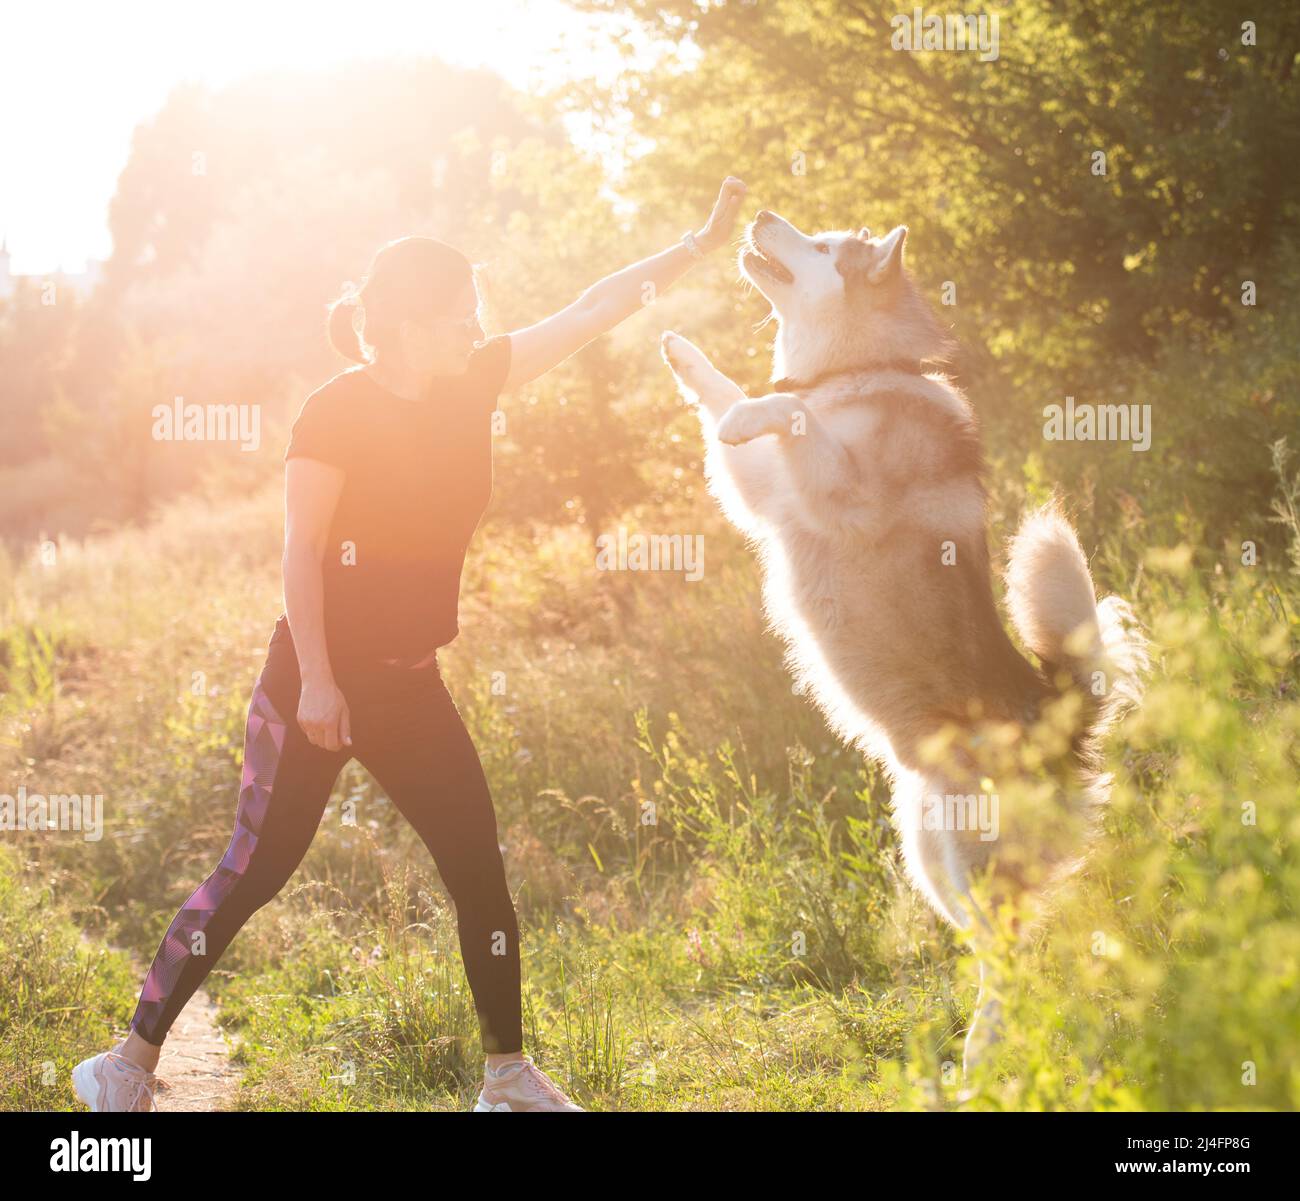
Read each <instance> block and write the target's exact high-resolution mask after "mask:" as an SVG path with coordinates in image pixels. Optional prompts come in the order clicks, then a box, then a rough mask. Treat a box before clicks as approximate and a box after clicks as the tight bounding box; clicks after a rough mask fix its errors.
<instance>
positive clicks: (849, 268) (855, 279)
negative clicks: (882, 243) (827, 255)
mask: <svg viewBox="0 0 1300 1201" xmlns="http://www.w3.org/2000/svg"><path fill="white" fill-rule="evenodd" d="M875 261H876V248H875V247H874V246H872V245H871V243H870V242H867V241H865V240H864V239H862V238H859V237H853V238H845V239H844V241H843V242H841V243H840V248H839V250H838V251H837V252H836V254H835V270H836V271H838V272H839V273H840V274H841V275H842V276H843V277H844V288H845V290H846V291H847V290H848V289H850V288H854V287H865V286H866V285H867V284H868V283H869V282H870V275H871V266H872V264H873V263H874V262H875Z"/></svg>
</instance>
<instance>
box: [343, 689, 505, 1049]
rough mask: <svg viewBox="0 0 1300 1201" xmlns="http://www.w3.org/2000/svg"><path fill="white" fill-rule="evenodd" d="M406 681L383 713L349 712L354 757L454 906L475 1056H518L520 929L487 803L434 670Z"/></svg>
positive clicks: (463, 733) (473, 756) (469, 746)
mask: <svg viewBox="0 0 1300 1201" xmlns="http://www.w3.org/2000/svg"><path fill="white" fill-rule="evenodd" d="M398 670H400V669H398ZM408 678H409V679H411V681H412V685H413V686H402V687H400V688H399V689H397V690H396V691H395V692H394V693H393V694H392V695H390V696H389V697H387V698H386V699H385V702H384V704H383V705H380V706H376V707H374V708H369V707H367V708H364V709H361V707H358V709H359V710H360V712H354V722H353V730H352V734H353V743H354V751H355V753H356V756H357V758H358V759H359V760H360V761H361V762H362V764H363V765H364V766H365V767H366V768H367V769H368V770H369V771H370V773H371V774H372V775H373V776H374V777H375V779H376V780H377V781H378V782H379V785H380V787H381V788H383V789H384V791H385V792H387V793H388V795H389V797H390V798H391V799H392V802H393V804H394V805H396V806H397V808H398V810H399V811H400V812H401V813H402V815H403V816H404V817H405V818H406V819H407V821H409V822H410V823H411V825H412V826H414V827H415V831H416V833H417V834H419V836H420V839H421V840H422V841H423V842H424V845H425V846H426V847H428V848H429V852H430V854H432V855H433V858H434V862H435V863H436V864H437V866H438V873H439V874H440V875H441V876H442V881H443V883H444V884H445V885H446V887H447V891H448V892H449V893H450V894H451V899H452V901H453V902H454V903H455V906H456V923H457V927H458V930H459V933H460V952H461V957H462V959H463V960H464V961H465V975H466V976H467V977H468V978H469V986H470V991H471V992H473V994H474V1004H475V1007H476V1009H477V1010H478V1017H479V1026H480V1029H481V1031H482V1036H483V1049H484V1050H485V1051H487V1052H489V1053H490V1054H498V1055H503V1054H512V1053H517V1052H519V1051H520V1050H522V1048H523V1031H522V1027H521V1019H520V997H519V925H518V923H517V921H516V920H515V907H514V902H513V901H512V900H511V897H510V890H509V888H508V887H507V885H506V873H505V865H504V864H503V863H502V861H501V849H500V846H499V845H498V842H497V821H496V814H495V812H494V811H493V808H492V795H491V793H490V792H489V791H488V785H487V780H486V778H485V777H484V775H483V767H482V765H481V764H480V763H479V758H478V752H477V751H476V750H475V749H474V743H473V742H472V741H471V740H470V736H469V732H468V731H467V730H466V729H465V725H464V723H463V722H462V721H461V718H460V714H459V713H458V712H457V711H456V706H455V704H454V703H453V701H452V699H451V695H450V694H449V693H448V692H447V689H446V687H445V685H444V684H443V682H442V680H441V678H440V677H439V676H438V673H437V669H436V668H427V669H421V670H420V671H418V673H416V672H413V673H412V676H411V677H408Z"/></svg>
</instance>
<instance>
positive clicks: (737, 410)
mask: <svg viewBox="0 0 1300 1201" xmlns="http://www.w3.org/2000/svg"><path fill="white" fill-rule="evenodd" d="M778 432H779V427H777V426H773V424H772V414H771V413H770V412H769V411H768V409H767V408H766V406H764V405H762V404H758V403H755V402H754V401H741V402H740V403H739V404H734V405H732V406H731V408H729V409H728V410H727V411H726V412H725V413H723V414H722V417H721V418H720V419H719V421H718V441H719V442H725V443H726V444H727V445H728V446H741V445H743V444H744V443H746V442H752V441H753V440H754V439H755V438H761V437H762V436H763V435H764V434H774V433H778Z"/></svg>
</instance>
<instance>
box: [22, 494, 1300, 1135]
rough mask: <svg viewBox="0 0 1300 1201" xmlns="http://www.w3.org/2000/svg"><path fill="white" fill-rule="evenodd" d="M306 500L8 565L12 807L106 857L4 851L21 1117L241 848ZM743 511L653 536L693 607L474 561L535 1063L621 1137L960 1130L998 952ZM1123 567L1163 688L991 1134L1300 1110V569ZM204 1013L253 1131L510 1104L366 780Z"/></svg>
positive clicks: (442, 933)
mask: <svg viewBox="0 0 1300 1201" xmlns="http://www.w3.org/2000/svg"><path fill="white" fill-rule="evenodd" d="M279 503H280V502H279V495H278V491H276V490H274V489H271V490H267V491H265V492H262V493H257V494H254V495H252V496H250V497H245V498H243V499H240V500H238V501H229V500H223V501H222V502H221V503H212V501H211V500H204V499H202V498H199V497H195V498H191V499H189V500H185V501H182V502H180V503H178V504H177V505H175V506H174V507H172V508H170V509H169V510H168V511H167V512H166V513H165V514H163V516H162V517H161V518H160V519H159V520H158V521H157V522H156V523H155V524H153V525H151V526H149V527H148V528H146V529H143V530H134V531H132V530H123V531H119V532H117V533H114V534H111V535H106V536H103V537H101V538H99V539H96V540H92V541H88V542H86V543H80V544H77V543H68V544H64V545H61V546H60V547H59V548H58V550H57V554H56V555H55V556H54V559H53V562H44V563H42V562H41V561H39V560H32V561H22V562H18V561H14V560H8V561H5V562H3V563H0V589H2V591H0V595H3V596H4V597H6V598H7V600H6V609H5V612H4V625H3V643H2V644H0V655H2V656H3V658H2V660H0V662H2V663H3V673H4V698H3V702H2V706H3V708H2V710H0V714H2V717H3V733H2V739H3V741H2V743H0V755H2V756H3V768H4V770H3V778H4V779H5V780H6V781H7V782H9V783H8V785H7V787H6V789H5V791H7V792H11V793H12V792H15V791H16V789H17V788H18V787H19V786H20V785H21V786H25V787H26V789H27V791H28V792H29V793H35V792H40V793H43V794H51V793H62V792H79V793H92V794H99V793H102V794H103V797H104V805H105V826H104V834H103V837H102V839H100V840H98V841H86V840H85V839H84V838H82V836H81V835H79V834H76V833H71V832H68V833H54V832H49V833H29V834H24V835H17V834H7V835H6V836H5V842H4V844H3V848H2V853H0V1055H2V1056H3V1058H2V1059H0V1108H6V1109H13V1108H64V1107H70V1106H71V1105H72V1104H73V1103H74V1100H73V1097H72V1095H71V1091H70V1088H69V1087H68V1076H67V1069H68V1068H69V1067H70V1065H71V1064H72V1063H73V1062H75V1061H76V1060H77V1059H78V1058H80V1057H81V1056H83V1055H85V1054H88V1053H91V1052H93V1051H95V1050H98V1049H102V1048H103V1047H104V1046H106V1045H107V1040H108V1039H109V1037H110V1035H111V1033H112V1032H113V1031H115V1030H120V1029H122V1028H123V1026H124V1024H125V1022H126V1021H127V1019H128V1018H129V1016H130V1013H131V1010H132V1008H133V1006H134V1002H135V997H136V990H137V988H138V978H137V976H136V975H135V972H134V969H133V968H132V965H131V963H130V962H129V959H128V956H127V952H130V953H132V954H134V955H135V956H136V957H137V958H138V959H141V960H144V961H147V960H148V958H149V957H150V956H151V955H152V953H153V949H154V947H155V946H156V943H157V940H158V939H159V937H160V936H161V934H162V932H163V930H164V929H165V927H166V924H167V922H168V921H169V920H170V918H171V916H172V914H173V912H174V910H175V908H176V906H177V905H178V904H179V902H180V901H181V900H182V899H183V898H184V897H185V896H186V895H187V894H188V892H189V890H190V889H191V888H192V887H193V886H194V884H196V883H197V882H198V881H199V880H200V879H201V878H202V877H203V876H204V875H206V874H207V872H208V871H209V870H210V868H211V866H212V865H213V864H214V863H215V861H216V859H217V858H218V857H219V855H220V853H221V851H222V849H223V848H224V846H225V843H226V841H227V839H228V837H229V833H230V828H231V823H232V820H233V812H234V803H235V796H236V781H237V779H238V766H239V762H240V754H241V736H242V729H243V717H244V707H245V704H246V701H247V696H248V693H249V690H250V687H251V684H252V681H253V679H254V677H255V675H256V672H257V670H258V669H259V667H260V663H261V658H262V656H263V654H264V651H265V644H266V640H267V638H268V637H269V634H270V630H271V625H272V623H273V621H274V618H275V616H276V614H277V612H278V596H279V579H278V571H277V567H278V555H279V533H280V522H279ZM706 503H707V502H702V504H701V507H700V509H699V511H695V512H687V513H682V514H679V515H678V516H679V518H680V520H678V521H676V522H672V521H668V520H666V519H665V517H664V515H662V514H659V515H657V528H678V529H695V530H701V531H703V532H704V533H705V535H706V539H707V547H708V552H709V553H708V566H707V571H706V573H705V576H704V579H703V580H701V581H700V582H698V583H686V582H685V581H684V580H683V579H682V578H681V577H680V576H679V575H674V574H672V573H660V574H642V575H635V574H631V573H623V574H620V573H602V572H596V571H594V570H593V569H592V561H593V555H592V549H591V535H590V532H588V531H583V530H579V529H576V528H575V529H572V530H567V531H566V530H560V531H558V532H553V533H550V534H547V535H545V536H539V537H538V539H537V540H528V539H523V538H519V537H516V538H513V539H512V538H510V537H508V536H507V535H505V534H504V533H502V532H500V531H495V530H488V531H485V532H484V533H481V534H480V537H479V540H478V542H477V543H476V546H475V549H474V550H473V551H472V552H471V567H470V575H469V578H468V579H467V581H466V587H465V597H466V599H465V602H464V604H463V612H462V627H463V630H464V633H463V634H462V636H461V638H460V639H459V640H458V641H457V643H456V644H455V645H454V646H453V647H452V648H451V649H450V650H449V651H448V652H447V654H446V672H447V675H448V677H449V680H450V682H451V685H452V690H453V692H454V694H455V695H456V696H457V698H458V701H459V703H460V704H461V707H462V710H463V712H464V713H465V715H466V718H467V720H468V722H469V724H470V727H471V729H472V731H473V733H474V735H475V738H476V741H477V742H478V744H479V746H480V749H481V753H482V756H483V759H484V762H485V766H486V769H487V772H488V776H489V779H490V780H491V781H492V784H493V788H494V792H495V795H496V799H497V806H498V813H499V818H500V824H501V830H502V839H503V843H504V844H505V847H506V861H507V867H508V870H509V873H510V878H511V882H512V886H513V887H514V888H515V889H516V890H517V896H518V905H519V911H520V917H521V923H522V925H523V928H524V948H525V962H524V975H525V990H526V993H525V1003H526V1016H525V1020H526V1029H527V1032H528V1033H527V1040H528V1046H529V1049H531V1050H532V1052H533V1054H534V1055H535V1056H536V1057H537V1058H538V1060H539V1061H540V1062H541V1063H542V1064H543V1066H545V1067H546V1068H547V1069H548V1070H551V1071H552V1072H553V1073H555V1074H556V1076H557V1078H558V1079H560V1080H561V1082H562V1083H563V1084H564V1085H565V1087H566V1088H568V1089H570V1090H571V1091H572V1093H573V1094H574V1095H575V1097H576V1098H577V1099H579V1100H580V1101H581V1102H582V1103H583V1104H585V1105H587V1106H589V1107H592V1108H608V1109H614V1108H618V1109H744V1110H752V1109H819V1110H820V1109H863V1110H877V1109H892V1108H916V1107H925V1106H931V1107H945V1106H950V1105H953V1104H955V1103H956V1102H955V1098H956V1093H957V1084H958V1081H957V1074H956V1071H955V1067H954V1065H959V1064H960V1042H961V1037H962V1033H963V1028H964V1023H965V1021H966V1019H967V1017H968V1015H969V1009H970V1005H971V1002H972V1000H973V996H974V973H973V966H972V961H971V957H970V955H969V953H968V952H967V951H966V949H965V948H963V947H962V946H961V945H960V944H959V943H958V942H957V941H956V940H955V939H954V937H953V936H952V935H951V934H950V933H949V932H948V931H946V930H945V929H942V928H940V926H939V925H938V924H937V922H936V920H935V919H934V918H933V916H932V915H931V914H930V913H929V911H928V909H927V908H926V907H925V906H924V905H923V904H922V903H920V902H919V901H918V899H917V898H916V897H915V896H914V894H913V893H912V892H911V891H910V890H909V888H908V887H907V885H906V883H905V882H904V881H903V880H902V878H901V876H900V867H899V861H898V858H897V853H896V849H895V845H894V839H893V834H892V832H891V831H890V829H889V826H888V821H887V808H886V800H887V793H886V789H885V787H884V784H883V781H882V780H881V779H880V778H879V776H878V775H877V774H876V773H875V772H874V771H872V770H870V769H869V768H868V767H867V766H866V765H864V763H863V762H862V761H861V760H860V759H859V757H857V756H856V755H855V754H852V753H850V752H849V751H847V750H845V749H844V748H843V747H841V746H840V745H838V744H837V743H836V742H835V740H834V739H833V738H832V736H831V735H830V734H829V733H828V732H827V731H826V729H825V728H824V726H823V724H822V722H821V720H820V718H819V717H818V715H817V713H816V712H815V711H814V710H813V708H812V707H811V705H810V704H809V703H808V702H807V701H806V700H805V699H804V698H802V697H799V696H796V695H794V694H793V693H792V691H791V688H790V685H789V681H788V678H787V677H786V675H785V673H784V670H783V667H782V664H781V655H780V648H779V646H778V645H777V643H776V641H775V640H774V639H773V638H772V637H771V636H770V635H768V634H766V633H764V631H763V623H762V618H761V614H760V611H759V607H758V588H757V572H756V568H755V566H754V564H753V562H752V559H751V556H750V555H749V553H748V552H747V551H746V550H745V548H744V547H743V546H742V545H741V544H740V542H739V540H738V539H737V538H736V537H735V536H734V535H733V534H731V533H730V532H728V531H727V530H726V529H725V528H724V527H723V526H722V524H721V522H720V519H719V518H717V517H716V516H715V515H714V514H713V512H712V511H711V509H709V508H707V507H705V504H706ZM627 520H628V522H629V524H635V523H636V521H637V520H638V515H637V514H629V515H627ZM1291 534H1292V536H1293V537H1295V538H1296V539H1297V543H1300V532H1298V531H1296V530H1294V529H1293V530H1292V531H1291ZM1096 567H1097V570H1098V574H1099V576H1100V577H1101V579H1102V580H1103V581H1104V582H1105V584H1106V585H1108V586H1109V587H1112V588H1114V589H1116V590H1119V591H1122V592H1124V593H1125V594H1126V595H1128V596H1129V597H1130V598H1131V599H1132V600H1133V602H1134V604H1135V606H1136V608H1137V610H1138V612H1139V614H1140V615H1141V617H1142V618H1143V620H1144V622H1145V623H1146V624H1147V626H1148V628H1149V632H1150V634H1151V637H1152V640H1153V649H1154V653H1155V660H1156V662H1155V667H1154V672H1153V678H1152V681H1151V685H1150V690H1149V693H1148V696H1147V700H1146V703H1145V705H1144V706H1143V708H1142V709H1141V711H1140V712H1139V713H1138V714H1136V715H1135V716H1134V717H1132V718H1131V719H1129V720H1128V721H1127V723H1126V724H1125V725H1124V727H1123V729H1122V730H1121V731H1120V732H1119V734H1118V736H1117V737H1116V738H1115V739H1114V740H1113V742H1112V746H1111V761H1112V766H1113V767H1114V769H1115V771H1116V773H1117V785H1116V789H1115V795H1114V799H1113V802H1112V805H1111V807H1110V810H1109V812H1108V814H1107V816H1106V820H1105V827H1104V831H1103V833H1102V836H1101V838H1100V840H1099V842H1098V845H1097V847H1096V851H1095V854H1094V856H1093V858H1092V860H1091V863H1090V865H1089V867H1088V868H1087V870H1086V871H1085V872H1084V873H1083V874H1082V875H1081V876H1079V877H1078V878H1077V879H1076V880H1074V881H1073V882H1072V884H1071V885H1070V886H1069V888H1068V889H1067V890H1066V891H1065V892H1064V893H1063V894H1062V895H1061V897H1060V898H1059V899H1058V903H1057V906H1056V912H1055V914H1054V916H1053V918H1052V920H1051V921H1050V922H1049V923H1047V924H1045V925H1044V926H1043V927H1042V929H1041V931H1040V932H1039V933H1038V934H1037V935H1036V936H1035V937H1034V939H1033V941H1032V942H1031V944H1030V945H1029V946H1028V947H1027V948H1025V949H1024V950H1023V951H1022V952H1020V953H1019V954H1017V955H1016V956H1014V958H1011V957H1008V960H1007V962H1006V964H1005V965H1004V966H1005V973H1006V974H1005V980H1006V985H1005V989H1004V993H1005V995H1004V1002H1005V1006H1006V1014H1007V1029H1006V1037H1005V1040H1004V1042H1003V1044H1002V1045H1001V1047H1000V1051H999V1054H998V1056H997V1057H996V1059H994V1060H992V1061H990V1062H989V1063H987V1064H986V1065H984V1066H983V1067H982V1068H981V1069H980V1071H979V1073H978V1074H977V1075H976V1077H975V1079H974V1080H973V1081H971V1082H969V1083H970V1084H971V1085H972V1087H973V1089H974V1095H973V1097H972V1098H971V1099H970V1100H969V1101H968V1102H967V1104H968V1105H970V1106H972V1107H975V1108H992V1109H1008V1108H1016V1109H1024V1108H1030V1109H1043V1108H1053V1109H1055V1108H1063V1109H1097V1108H1115V1109H1202V1108H1228V1109H1237V1108H1241V1109H1255V1108H1276V1109H1293V1108H1296V1107H1297V1106H1300V1008H1298V1007H1297V1006H1296V1005H1295V996H1296V992H1297V988H1298V987H1300V926H1298V925H1297V920H1296V919H1297V900H1298V899H1300V862H1298V861H1297V853H1296V849H1295V848H1296V845H1297V836H1298V835H1300V807H1298V806H1297V804H1296V801H1297V796H1296V792H1297V786H1296V782H1297V778H1298V776H1297V746H1298V745H1300V688H1298V685H1297V669H1296V645H1297V643H1296V635H1297V630H1300V617H1298V616H1297V614H1298V613H1300V577H1297V576H1296V575H1295V574H1292V573H1288V572H1287V571H1286V570H1285V568H1278V569H1274V570H1272V571H1269V572H1266V571H1265V569H1264V568H1263V567H1255V568H1251V567H1244V566H1242V565H1240V564H1239V563H1237V562H1236V561H1235V560H1234V559H1232V558H1231V557H1228V556H1225V557H1223V558H1222V560H1221V561H1218V562H1215V561H1213V560H1210V559H1207V558H1206V557H1205V556H1204V554H1203V553H1202V554H1200V555H1193V553H1192V552H1191V551H1190V550H1189V549H1188V548H1187V547H1181V548H1180V547H1178V546H1169V547H1165V548H1156V549H1152V548H1150V547H1147V546H1139V545H1137V544H1136V542H1134V543H1132V544H1126V543H1124V542H1122V541H1117V542H1115V543H1113V544H1108V545H1107V547H1106V548H1105V550H1104V553H1103V554H1102V555H1101V556H1099V559H1098V561H1097V564H1096ZM344 800H348V801H351V802H354V804H355V812H356V814H357V820H356V823H355V824H348V823H347V822H346V821H345V820H344V819H343V816H342V809H341V805H342V802H343V801H344ZM649 812H653V814H654V815H655V820H654V822H653V823H648V822H647V821H646V814H647V813H649ZM109 947H117V948H124V950H121V951H118V950H110V949H108V948H109ZM209 988H210V991H211V992H212V994H213V995H214V996H215V997H216V998H217V1000H218V1002H219V1004H220V1006H221V1009H222V1020H223V1024H225V1025H227V1027H228V1029H229V1031H230V1032H231V1033H232V1034H233V1035H234V1036H235V1037H236V1038H237V1040H238V1045H239V1051H238V1061H239V1064H240V1066H241V1068H242V1069H243V1081H242V1085H241V1087H240V1090H239V1093H238V1098H239V1101H238V1103H239V1104H240V1105H241V1106H243V1107H245V1108H255V1109H358V1108H364V1109H459V1108H464V1107H466V1105H467V1104H468V1102H469V1101H470V1099H471V1098H472V1095H473V1094H474V1092H475V1091H476V1089H477V1080H478V1077H479V1074H480V1072H481V1056H480V1053H479V1051H478V1049H477V1038H476V1026H475V1022H474V1015H473V1008H472V1005H471V1003H470V998H469V995H468V991H467V988H466V985H465V982H464V978H463V974H462V971H461V966H460V960H459V955H458V953H457V951H456V942H455V930H454V922H453V920H452V916H451V914H450V912H449V909H448V905H447V903H446V901H445V899H444V896H443V893H442V891H441V888H440V885H439V883H438V881H437V878H436V874H435V872H434V869H433V867H432V864H431V863H430V862H429V860H428V858H427V855H426V854H425V852H424V850H423V847H422V846H421V845H420V844H419V843H418V841H417V840H416V838H415V836H414V834H413V832H412V831H411V830H409V829H408V828H407V827H406V826H405V825H404V823H403V822H402V820H401V818H400V817H399V816H398V815H397V814H396V813H395V811H394V810H393V808H392V807H391V805H389V804H388V802H387V801H386V799H385V798H384V797H383V795H382V794H381V793H379V792H378V791H377V789H376V786H375V785H374V783H373V782H372V781H371V780H370V779H369V778H368V777H367V776H366V775H365V774H364V773H363V772H362V771H360V770H359V769H358V768H356V767H355V765H354V766H351V767H349V768H348V769H347V771H345V773H344V775H343V776H342V777H341V778H340V780H339V783H338V786H337V789H336V792H335V796H334V799H333V800H332V801H331V804H330V807H329V809H327V811H326V815H325V818H324V820H323V822H322V825H321V829H320V832H319V834H318V836H317V839H316V842H315V844H314V845H313V847H312V849H311V851H310V853H309V855H308V857H307V859H306V862H305V863H304V865H303V867H302V868H301V869H300V871H299V873H298V875H297V876H295V877H294V880H293V881H292V883H291V884H290V886H289V887H288V888H287V889H286V890H285V891H284V893H283V894H282V895H281V896H280V897H279V898H278V899H277V900H276V901H274V902H273V903H272V904H271V905H270V906H268V907H267V908H266V909H264V910H262V911H261V912H259V913H258V914H257V915H256V916H255V917H254V919H253V920H252V922H251V923H250V924H249V925H248V926H247V927H246V928H245V930H244V931H243V933H242V934H241V935H240V936H239V938H237V939H236V941H235V943H234V944H233V945H232V947H231V948H230V950H229V952H228V953H227V955H226V956H225V957H224V958H223V960H222V961H221V963H220V964H219V966H218V968H217V970H216V971H215V972H214V974H213V976H212V977H211V980H210V982H209Z"/></svg>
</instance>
